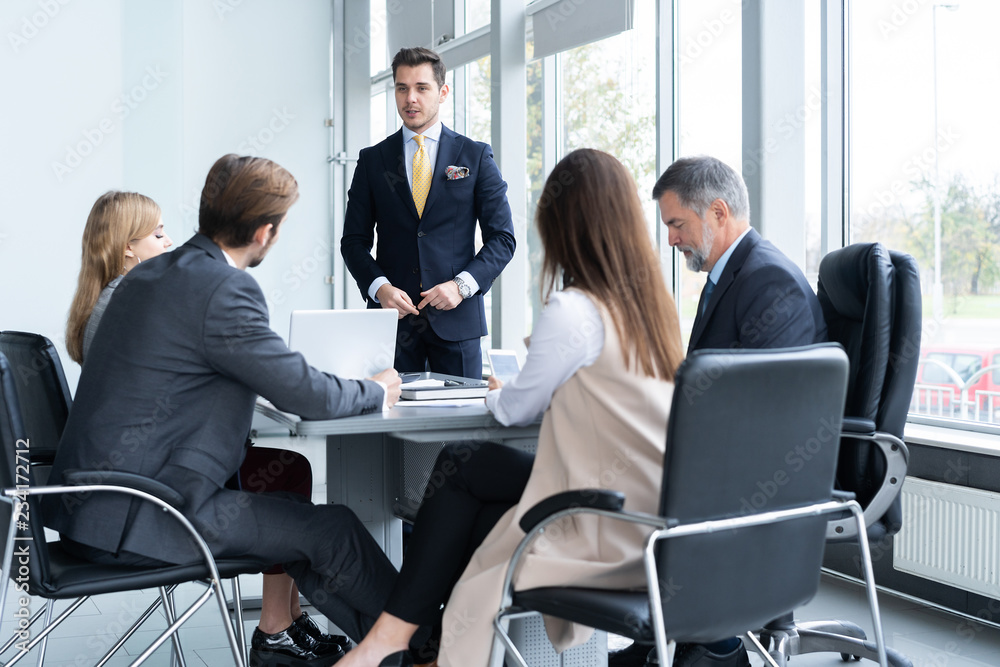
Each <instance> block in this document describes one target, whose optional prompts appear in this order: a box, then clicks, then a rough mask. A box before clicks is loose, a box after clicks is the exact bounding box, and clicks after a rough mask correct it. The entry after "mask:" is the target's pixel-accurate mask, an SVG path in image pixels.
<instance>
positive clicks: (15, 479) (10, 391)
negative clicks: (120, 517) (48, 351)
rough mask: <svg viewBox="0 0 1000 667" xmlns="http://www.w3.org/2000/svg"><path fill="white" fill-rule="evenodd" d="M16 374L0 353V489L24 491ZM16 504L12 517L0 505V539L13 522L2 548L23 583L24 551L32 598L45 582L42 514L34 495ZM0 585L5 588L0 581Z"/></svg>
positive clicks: (27, 444)
mask: <svg viewBox="0 0 1000 667" xmlns="http://www.w3.org/2000/svg"><path fill="white" fill-rule="evenodd" d="M16 373H17V371H16V370H15V368H14V367H13V366H11V364H10V363H9V362H8V361H7V357H6V355H4V354H3V353H2V352H0V459H2V460H0V488H4V489H10V488H26V487H28V486H30V485H33V484H34V478H33V477H34V471H33V470H32V468H31V466H29V465H28V461H29V458H30V456H31V453H32V452H31V449H32V447H33V445H34V440H33V438H32V434H31V432H30V431H29V430H28V427H27V425H26V423H25V421H24V419H23V418H22V413H21V407H20V401H19V400H18V390H17V386H16V382H15V379H14V378H15V375H16ZM21 502H22V501H16V503H17V504H16V507H17V509H18V511H17V512H16V513H15V514H14V516H13V518H12V516H11V512H10V506H9V505H7V504H6V503H0V536H2V537H0V539H6V536H7V531H8V529H9V527H10V522H11V521H12V520H13V521H16V522H17V532H16V536H15V542H14V544H13V545H5V546H4V548H5V549H7V548H13V549H14V555H15V558H14V561H13V563H14V567H13V569H12V570H11V578H15V577H21V579H19V580H18V582H19V583H20V582H23V580H24V579H23V571H22V570H21V568H22V567H23V566H24V563H22V562H20V559H19V558H18V557H17V556H18V555H19V553H21V551H20V550H23V549H27V550H28V552H27V553H28V554H29V557H28V558H27V559H25V560H26V561H27V566H28V590H29V592H30V593H32V594H34V595H38V594H39V593H41V592H43V588H44V586H45V582H46V581H48V574H49V568H48V560H49V555H48V548H47V546H46V542H45V529H44V525H43V522H42V511H41V505H40V503H39V499H38V497H37V496H28V497H27V502H26V503H24V504H23V505H22V504H20V503H21ZM0 585H6V584H5V582H0Z"/></svg>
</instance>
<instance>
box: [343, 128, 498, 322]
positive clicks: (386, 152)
mask: <svg viewBox="0 0 1000 667" xmlns="http://www.w3.org/2000/svg"><path fill="white" fill-rule="evenodd" d="M403 155H404V153H403V131H402V130H399V131H398V132H396V133H395V134H393V135H391V136H389V137H387V138H386V139H385V140H383V141H382V142H381V143H379V144H376V145H375V146H372V147H370V148H366V149H364V150H362V151H361V154H360V156H359V157H358V166H357V169H356V170H355V171H354V181H353V182H352V183H351V189H350V191H349V192H348V202H347V213H346V214H345V217H344V237H343V239H342V240H341V244H340V249H341V253H342V254H343V255H344V261H345V262H346V264H347V268H348V269H349V270H350V272H351V275H353V276H354V279H355V280H356V281H357V283H358V287H359V288H360V289H361V294H362V295H364V297H365V299H366V300H368V301H369V304H368V305H369V307H370V308H378V307H380V306H379V305H378V304H377V303H374V302H372V301H370V300H369V299H368V288H369V287H370V286H371V284H372V281H374V280H375V279H376V278H378V277H380V276H385V277H386V278H387V279H388V280H389V282H390V283H392V284H393V285H394V286H395V287H398V288H399V289H402V290H405V291H406V293H407V294H408V295H409V296H410V299H412V300H413V304H414V305H416V304H418V303H420V300H421V298H422V297H421V296H420V292H421V291H422V290H426V289H429V288H431V287H433V286H434V285H437V284H439V283H443V282H446V281H448V280H451V279H452V278H454V277H455V276H456V275H458V274H459V273H461V272H462V271H468V272H469V273H470V274H471V275H472V277H473V278H475V279H476V282H477V283H479V290H480V291H479V293H477V294H475V295H474V296H473V297H472V298H469V299H466V300H465V301H463V302H462V303H460V304H459V305H458V307H456V308H454V309H453V310H446V311H437V310H434V309H433V308H428V309H427V317H428V320H429V322H430V325H431V328H432V329H433V330H434V332H435V333H436V334H437V335H438V336H440V337H441V338H443V339H444V340H449V341H457V340H468V339H470V338H478V337H480V336H485V335H486V311H485V308H484V306H483V294H484V293H486V292H487V291H488V290H489V288H490V286H491V285H492V284H493V281H494V280H496V278H497V276H499V275H500V272H501V271H502V270H503V268H504V267H505V266H506V265H507V262H509V261H510V258H511V257H512V256H513V255H514V225H513V223H512V222H511V213H510V205H509V204H508V203H507V184H506V183H505V182H504V180H503V178H502V177H501V176H500V170H499V169H498V168H497V165H496V162H494V161H493V150H492V149H491V148H490V147H489V145H488V144H484V143H481V142H478V141H473V140H471V139H469V138H467V137H463V136H462V135H460V134H456V133H455V132H453V131H452V130H449V129H448V128H447V127H443V126H442V128H441V139H440V143H439V144H438V151H437V161H436V162H435V165H434V174H433V177H432V180H431V189H430V192H428V194H427V201H426V203H425V205H424V215H423V217H422V218H420V217H418V216H417V209H416V206H415V205H414V204H413V193H412V192H411V190H410V185H409V182H408V181H407V178H406V164H405V163H404V157H403ZM448 166H457V167H468V169H469V175H468V176H467V177H465V178H460V179H456V180H448V178H447V175H446V169H447V168H448ZM476 220H479V227H480V229H481V231H482V240H483V247H482V248H481V249H480V251H479V252H478V253H476V252H475V241H476V232H475V225H476ZM376 226H377V227H378V247H377V249H376V256H375V258H374V259H373V258H372V256H371V248H372V244H373V242H374V232H375V228H376Z"/></svg>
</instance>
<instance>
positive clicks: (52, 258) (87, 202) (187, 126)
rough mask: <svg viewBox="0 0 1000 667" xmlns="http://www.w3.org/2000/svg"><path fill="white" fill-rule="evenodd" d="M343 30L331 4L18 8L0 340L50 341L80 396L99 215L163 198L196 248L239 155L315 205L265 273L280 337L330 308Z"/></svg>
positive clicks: (8, 70) (19, 1)
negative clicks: (74, 334) (67, 332)
mask: <svg viewBox="0 0 1000 667" xmlns="http://www.w3.org/2000/svg"><path fill="white" fill-rule="evenodd" d="M330 20H331V3H330V2H329V0H297V1H296V2H294V3H290V2H278V0H218V1H216V2H205V1H204V0H183V1H178V0H142V1H141V2H140V1H137V0H87V2H81V1H79V0H77V1H71V0H4V1H3V3H2V4H0V33H2V35H3V41H2V43H0V90H2V91H3V93H2V99H3V101H2V102H0V329H17V330H24V331H34V332H39V333H42V334H44V335H46V336H48V337H49V338H51V339H52V340H53V341H54V342H56V344H57V345H58V346H59V347H60V353H61V354H63V355H64V357H63V361H64V365H65V367H66V370H67V375H68V376H69V379H70V384H71V386H75V384H76V378H77V377H78V369H77V367H76V365H75V364H74V363H73V362H70V361H69V360H68V358H67V357H66V356H65V352H64V348H63V340H64V326H65V319H66V314H67V311H68V308H69V304H70V301H71V299H72V296H73V291H74V289H75V285H76V277H77V272H78V271H79V266H80V237H81V233H82V231H83V226H84V223H85V222H86V218H87V214H88V212H89V211H90V207H91V205H92V204H93V202H94V200H95V199H96V198H97V197H98V196H99V195H100V194H101V193H103V192H105V191H106V190H109V189H127V190H135V191H138V192H142V193H144V194H147V195H149V196H151V197H153V198H154V199H155V200H156V201H157V202H158V203H159V204H160V206H161V208H162V209H163V216H164V223H165V225H166V227H167V231H168V232H169V233H170V235H171V237H172V238H173V239H174V241H175V243H177V244H181V243H183V242H184V241H185V240H187V239H188V238H189V237H190V236H191V234H192V233H193V232H194V230H195V228H196V226H197V206H198V199H197V197H198V193H199V192H200V190H201V186H202V184H203V183H204V179H205V175H206V174H207V172H208V169H209V167H210V166H211V165H212V163H213V162H214V161H215V160H216V159H217V158H218V157H220V156H221V155H223V154H225V153H229V152H235V153H240V154H253V155H260V156H263V157H267V158H270V159H273V160H275V161H277V162H278V163H280V164H281V165H283V166H284V167H286V168H287V169H289V171H291V172H292V173H293V174H294V175H295V177H296V178H297V179H298V182H299V187H300V191H301V194H302V196H301V199H300V200H299V203H298V204H296V206H295V207H294V208H293V209H292V211H291V215H290V217H289V220H288V222H287V223H286V226H285V227H284V229H283V230H282V235H281V239H280V241H279V243H278V245H277V246H276V247H275V249H274V250H272V252H271V253H270V254H269V255H268V258H267V260H266V261H265V262H264V263H263V264H262V265H261V266H260V267H258V268H257V269H253V274H254V276H255V277H256V278H257V280H258V281H259V282H260V284H261V286H262V288H263V289H264V293H265V294H266V295H267V297H268V300H269V302H270V306H271V323H272V326H273V327H274V328H275V330H276V331H278V332H279V333H281V334H282V335H285V334H286V332H287V329H288V316H289V313H290V312H291V310H293V309H295V308H328V307H330V305H331V296H330V294H331V291H330V288H329V287H328V286H327V285H325V284H324V282H323V278H324V276H326V275H327V274H329V272H330V262H331V253H333V252H336V251H337V250H336V244H335V243H333V242H332V240H331V238H330V232H329V227H330V225H329V206H330V202H329V197H330V195H329V184H328V178H329V177H328V167H327V165H326V156H327V144H328V132H329V130H328V129H327V128H325V127H324V125H323V120H324V119H325V118H326V117H328V114H329V107H330V99H329V95H330ZM366 103H367V100H366ZM84 153H85V155H84ZM60 165H63V166H60ZM153 352H154V353H155V351H153Z"/></svg>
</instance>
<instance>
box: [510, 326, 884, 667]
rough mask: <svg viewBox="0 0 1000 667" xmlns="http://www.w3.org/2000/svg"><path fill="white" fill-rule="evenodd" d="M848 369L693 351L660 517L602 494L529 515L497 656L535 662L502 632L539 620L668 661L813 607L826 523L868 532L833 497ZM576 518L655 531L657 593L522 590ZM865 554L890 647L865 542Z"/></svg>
mask: <svg viewBox="0 0 1000 667" xmlns="http://www.w3.org/2000/svg"><path fill="white" fill-rule="evenodd" d="M847 372H848V365H847V358H846V356H845V354H844V352H843V351H842V350H841V349H839V347H838V346H836V345H817V346H811V347H807V348H798V349H791V350H768V351H744V350H736V351H720V350H716V351H708V350H703V351H699V352H695V353H693V354H691V355H690V356H689V357H688V358H687V360H686V361H685V362H684V363H683V365H682V366H681V368H680V370H679V371H678V373H677V378H676V385H675V387H674V395H673V403H672V406H671V413H670V421H669V424H668V427H667V439H666V451H665V453H664V459H663V461H664V465H663V490H662V493H661V501H660V514H659V515H658V516H652V515H645V514H637V513H634V512H626V511H623V510H622V505H623V503H624V495H623V494H621V493H615V492H611V491H604V490H583V491H571V492H567V493H562V494H558V495H556V496H553V497H551V498H548V499H546V500H544V501H542V502H541V503H539V504H538V505H536V506H535V507H534V508H532V509H531V510H530V511H529V512H527V513H526V514H525V515H524V517H523V519H522V521H521V527H522V529H524V531H525V532H526V533H527V535H526V537H525V538H524V540H523V541H522V542H521V544H520V545H519V546H518V548H517V551H516V552H515V554H514V556H513V558H512V560H511V564H510V566H509V568H508V574H507V580H506V581H505V584H504V599H503V603H502V605H501V609H500V612H499V613H498V614H497V616H496V618H495V620H494V631H495V637H496V642H495V645H494V658H498V657H499V654H500V652H501V651H505V652H506V654H507V655H508V656H509V657H510V658H511V659H512V660H513V661H515V662H516V664H519V665H522V667H523V666H524V665H525V662H524V659H523V658H522V657H521V655H520V653H519V652H518V650H517V649H516V648H515V647H514V645H513V643H512V642H511V640H510V638H509V636H508V635H507V632H506V629H505V627H504V626H505V625H506V623H507V622H508V621H509V620H510V619H513V618H517V617H521V616H526V615H529V614H535V613H541V614H546V615H551V616H557V617H560V618H564V619H568V620H570V621H573V622H577V623H581V624H583V625H587V626H590V627H593V628H597V629H600V630H605V631H608V632H613V633H615V634H619V635H623V636H625V637H629V638H631V639H633V640H635V641H637V642H639V643H642V644H654V643H655V645H656V648H657V652H658V654H659V655H661V656H666V655H668V652H667V647H668V639H669V640H672V641H684V642H698V643H708V642H713V641H718V640H720V639H724V638H727V637H732V636H734V635H740V634H743V633H744V631H745V630H746V629H747V628H751V627H761V626H762V624H764V623H766V622H767V621H768V620H770V619H772V618H774V617H775V616H776V615H778V614H781V613H784V612H786V611H787V610H788V609H792V608H795V607H797V606H799V605H802V604H804V603H806V602H808V601H809V600H810V599H811V598H812V597H813V595H814V594H815V593H816V590H817V588H818V587H819V578H820V568H821V565H822V557H823V548H824V544H825V538H826V525H827V521H828V518H829V516H828V515H829V514H831V513H833V514H835V515H837V516H838V518H839V516H840V515H843V514H853V515H854V520H855V522H856V523H857V525H859V526H860V527H862V528H863V526H864V524H863V523H861V522H862V515H861V508H860V506H859V505H858V504H857V502H855V501H853V500H831V498H832V497H833V480H834V474H835V471H836V462H837V451H838V439H839V432H840V415H842V414H843V406H844V395H845V391H846V387H847ZM627 492H628V490H627V489H626V490H625V493H627ZM577 513H594V514H598V515H601V516H605V517H609V518H615V519H621V520H624V521H633V522H636V523H640V524H644V525H648V526H650V529H651V531H652V534H651V536H650V537H649V539H648V541H647V544H646V548H645V555H644V559H643V561H644V565H645V569H646V575H647V586H648V590H647V591H623V590H596V589H588V588H571V587H546V588H536V589H531V590H524V591H515V590H513V586H512V582H515V581H516V578H517V570H518V567H519V565H520V563H521V558H522V556H523V555H524V554H525V552H526V551H527V550H528V549H530V547H531V544H532V542H533V541H534V540H535V538H537V537H538V536H539V535H540V534H541V533H542V532H544V530H545V527H546V526H547V525H548V524H550V523H552V522H553V521H558V520H559V519H561V518H562V517H565V516H568V515H572V514H577ZM862 550H863V552H864V553H865V555H866V557H865V558H864V559H863V561H864V564H865V567H866V572H867V573H868V575H869V581H870V582H871V585H870V587H869V602H870V605H871V611H872V620H873V623H874V625H875V628H876V636H878V637H879V644H880V645H881V624H880V620H879V615H878V603H877V600H876V596H875V590H874V581H873V580H872V579H871V561H870V559H869V558H867V543H866V542H863V543H862ZM775 582H780V585H775ZM755 639H756V638H754V640H755ZM747 641H751V639H750V637H748V639H747Z"/></svg>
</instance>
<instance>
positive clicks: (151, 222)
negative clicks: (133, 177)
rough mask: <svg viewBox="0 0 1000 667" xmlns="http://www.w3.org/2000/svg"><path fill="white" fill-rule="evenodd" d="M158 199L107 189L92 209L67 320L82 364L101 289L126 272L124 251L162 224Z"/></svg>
mask: <svg viewBox="0 0 1000 667" xmlns="http://www.w3.org/2000/svg"><path fill="white" fill-rule="evenodd" d="M160 218H161V212H160V207H159V206H157V205H156V202H155V201H153V200H152V199H150V198H149V197H146V196H145V195H140V194H139V193H137V192H118V191H115V190H112V191H110V192H106V193H104V194H103V195H101V196H100V197H98V199H97V201H96V202H94V206H93V207H92V208H91V209H90V215H89V216H87V225H86V226H85V227H84V228H83V243H82V245H83V256H82V259H81V262H80V276H79V278H78V279H77V283H76V294H74V295H73V303H72V305H71V306H70V309H69V320H68V321H67V323H66V349H67V351H68V352H69V356H70V359H72V360H73V361H75V362H77V363H80V364H82V363H83V333H84V330H85V329H86V328H87V321H88V320H90V314H91V313H92V312H93V310H94V304H96V303H97V298H98V297H99V296H100V295H101V290H103V289H104V288H105V287H107V285H108V283H110V282H111V281H112V280H114V279H115V278H117V277H118V276H119V275H121V274H122V273H124V269H125V250H126V248H127V246H128V244H129V243H130V242H131V241H138V240H139V239H144V238H146V237H147V236H149V235H150V234H152V233H153V230H155V229H156V227H157V226H158V225H159V224H160Z"/></svg>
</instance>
